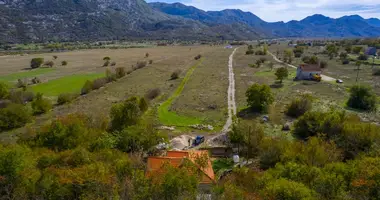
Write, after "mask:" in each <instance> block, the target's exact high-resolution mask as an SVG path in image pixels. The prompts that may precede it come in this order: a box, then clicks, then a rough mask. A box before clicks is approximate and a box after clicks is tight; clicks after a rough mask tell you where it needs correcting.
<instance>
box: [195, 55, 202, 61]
mask: <svg viewBox="0 0 380 200" xmlns="http://www.w3.org/2000/svg"><path fill="white" fill-rule="evenodd" d="M201 58H202V55H200V54H198V55H197V56H195V57H194V59H195V60H199V59H201Z"/></svg>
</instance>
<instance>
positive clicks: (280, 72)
mask: <svg viewBox="0 0 380 200" xmlns="http://www.w3.org/2000/svg"><path fill="white" fill-rule="evenodd" d="M275 75H276V76H277V80H280V83H282V80H283V79H284V78H287V77H288V76H289V72H288V69H287V68H286V67H280V68H278V69H277V71H276V73H275Z"/></svg>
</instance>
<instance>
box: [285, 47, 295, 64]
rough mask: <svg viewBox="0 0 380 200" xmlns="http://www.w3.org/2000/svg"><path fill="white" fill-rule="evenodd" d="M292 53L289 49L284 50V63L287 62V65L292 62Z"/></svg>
mask: <svg viewBox="0 0 380 200" xmlns="http://www.w3.org/2000/svg"><path fill="white" fill-rule="evenodd" d="M293 56H294V54H293V51H292V50H291V49H286V50H285V51H284V62H286V61H287V63H289V64H291V63H292V61H293Z"/></svg>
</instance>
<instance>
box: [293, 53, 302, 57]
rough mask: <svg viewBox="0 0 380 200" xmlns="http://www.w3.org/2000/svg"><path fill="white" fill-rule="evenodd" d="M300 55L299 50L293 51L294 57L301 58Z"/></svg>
mask: <svg viewBox="0 0 380 200" xmlns="http://www.w3.org/2000/svg"><path fill="white" fill-rule="evenodd" d="M301 56H302V53H301V52H296V53H294V57H296V58H301Z"/></svg>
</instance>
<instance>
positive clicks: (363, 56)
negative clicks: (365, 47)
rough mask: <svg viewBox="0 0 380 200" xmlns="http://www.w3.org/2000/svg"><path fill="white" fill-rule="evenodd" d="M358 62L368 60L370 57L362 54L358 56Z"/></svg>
mask: <svg viewBox="0 0 380 200" xmlns="http://www.w3.org/2000/svg"><path fill="white" fill-rule="evenodd" d="M358 60H368V56H367V55H366V54H364V53H360V55H359V56H358Z"/></svg>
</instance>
